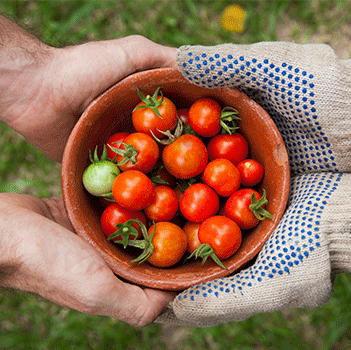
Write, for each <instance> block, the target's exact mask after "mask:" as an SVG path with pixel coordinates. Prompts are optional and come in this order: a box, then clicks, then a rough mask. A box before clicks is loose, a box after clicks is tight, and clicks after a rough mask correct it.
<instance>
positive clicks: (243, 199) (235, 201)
mask: <svg viewBox="0 0 351 350" xmlns="http://www.w3.org/2000/svg"><path fill="white" fill-rule="evenodd" d="M253 193H254V194H255V198H256V200H259V199H260V198H261V195H260V194H259V193H258V192H257V191H255V190H253V189H250V188H243V189H241V190H239V191H236V192H234V193H233V194H232V195H231V196H230V197H229V198H228V200H227V203H226V204H225V209H224V210H225V215H226V216H227V217H228V218H230V219H232V220H234V221H235V222H236V223H237V224H238V225H239V227H240V228H242V229H243V230H248V229H250V228H253V227H255V226H256V225H258V223H259V222H260V220H259V219H258V218H257V217H256V216H255V214H254V213H253V211H252V210H251V209H250V204H251V196H252V194H253Z"/></svg>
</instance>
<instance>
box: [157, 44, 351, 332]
mask: <svg viewBox="0 0 351 350" xmlns="http://www.w3.org/2000/svg"><path fill="white" fill-rule="evenodd" d="M177 62H178V67H179V70H180V71H181V72H182V74H183V75H184V76H185V77H186V78H187V79H189V80H190V81H191V82H192V83H194V84H197V85H199V86H204V87H229V88H230V87H237V88H239V89H240V90H241V91H243V92H245V93H246V94H247V95H248V96H249V97H251V98H252V99H253V100H255V101H256V102H257V103H258V104H260V105H261V106H262V107H263V108H264V109H265V110H266V111H267V112H268V114H269V115H270V116H271V118H272V119H273V121H274V122H275V124H276V125H277V127H278V128H279V131H280V133H281V135H282V137H283V140H284V142H285V146H286V148H287V152H288V156H289V164H290V171H291V187H290V195H289V200H288V206H287V209H286V212H285V214H284V216H283V218H282V219H281V221H280V223H279V225H278V227H277V229H276V230H275V231H274V233H273V234H272V235H271V237H270V238H269V239H268V241H267V242H266V243H265V245H264V246H263V248H262V250H261V251H260V253H259V254H258V256H257V258H256V261H255V262H254V263H253V265H251V267H249V268H247V269H246V270H242V271H240V272H239V273H237V274H235V275H232V276H229V277H225V278H221V279H217V280H213V281H209V282H205V283H202V284H200V285H196V286H193V287H191V288H189V289H187V290H185V291H183V292H182V293H180V294H179V295H178V296H177V297H176V298H175V299H174V301H173V302H172V303H171V304H170V305H169V309H168V310H167V312H166V313H164V314H163V315H162V316H160V317H159V318H158V319H157V322H159V323H169V324H178V325H188V326H200V327H208V326H215V325H218V324H221V323H225V322H229V321H241V320H244V319H247V318H249V317H250V316H252V315H254V314H258V313H263V312H273V311H276V310H283V309H290V308H302V307H318V306H321V305H323V304H324V303H326V302H327V301H328V299H329V297H330V295H331V292H332V287H333V280H334V278H335V275H336V274H338V273H342V272H350V271H351V174H350V170H351V161H350V151H351V135H350V131H351V70H350V69H351V61H350V60H340V59H338V58H337V56H336V55H335V53H334V51H333V50H332V49H331V48H330V47H329V46H327V45H323V44H305V45H302V44H294V43H288V42H263V43H257V44H252V45H235V44H224V45H218V46H212V47H204V46H183V47H180V48H179V49H178V52H177ZM262 137H264V135H262Z"/></svg>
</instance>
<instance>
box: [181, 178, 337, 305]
mask: <svg viewBox="0 0 351 350" xmlns="http://www.w3.org/2000/svg"><path fill="white" fill-rule="evenodd" d="M342 176H343V175H342V174H341V173H339V174H333V173H327V172H325V173H313V174H306V175H299V176H297V177H295V178H294V179H293V181H292V188H293V190H292V191H291V194H290V198H289V204H288V210H287V212H286V213H285V215H284V217H283V219H282V220H281V221H280V223H279V226H278V228H277V229H276V230H275V232H274V233H273V235H272V236H271V237H270V239H269V240H268V241H267V242H266V244H265V245H264V246H263V248H262V250H261V252H260V253H259V255H258V257H257V260H256V262H255V264H254V265H253V266H251V267H249V268H248V269H246V270H243V271H241V272H240V273H238V274H237V275H235V276H233V277H227V278H222V279H217V280H213V281H210V282H205V283H203V284H200V285H197V286H194V287H191V288H189V289H188V290H186V291H185V292H183V293H181V294H180V295H178V300H180V301H181V300H184V299H186V300H191V301H194V300H195V299H196V296H198V297H204V298H207V297H208V296H211V297H218V295H219V293H233V294H234V296H236V295H237V293H239V295H242V294H243V293H244V290H245V288H249V287H252V286H254V285H256V284H257V283H261V282H262V281H264V280H267V279H269V280H270V279H274V278H276V277H278V276H282V275H286V274H290V273H291V272H292V270H293V268H294V267H296V266H298V265H299V264H302V263H303V262H304V261H305V260H306V259H307V258H308V257H309V256H310V255H311V254H314V253H316V254H318V249H323V248H322V247H321V234H322V233H321V232H320V222H321V217H322V215H323V211H324V210H325V208H326V205H327V203H328V199H329V198H330V196H331V195H332V193H333V192H334V191H335V190H336V188H337V186H338V183H339V182H340V179H341V177H342Z"/></svg>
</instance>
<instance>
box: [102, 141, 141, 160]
mask: <svg viewBox="0 0 351 350" xmlns="http://www.w3.org/2000/svg"><path fill="white" fill-rule="evenodd" d="M115 143H120V144H122V145H123V146H124V149H120V148H116V147H113V146H111V145H108V147H110V148H111V150H112V151H114V152H115V153H117V154H118V155H120V156H122V157H123V159H122V160H121V161H120V162H119V163H117V166H121V165H123V164H125V163H127V162H131V163H133V164H135V163H136V157H137V155H138V153H139V152H138V150H137V149H136V148H135V147H134V146H133V145H127V144H126V143H124V142H122V141H116V142H115Z"/></svg>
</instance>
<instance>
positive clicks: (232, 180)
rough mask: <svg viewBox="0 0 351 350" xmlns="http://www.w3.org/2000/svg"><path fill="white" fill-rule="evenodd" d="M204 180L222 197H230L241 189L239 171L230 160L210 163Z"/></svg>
mask: <svg viewBox="0 0 351 350" xmlns="http://www.w3.org/2000/svg"><path fill="white" fill-rule="evenodd" d="M202 179H203V181H204V183H205V184H207V185H209V186H210V187H212V188H213V189H214V190H215V191H216V192H217V193H218V194H219V195H220V196H222V197H229V196H230V195H231V194H232V193H234V192H235V191H236V190H237V189H238V188H239V187H240V173H239V170H238V169H237V168H236V166H235V165H234V164H233V163H232V162H231V161H229V160H228V159H220V158H219V159H215V160H212V161H211V162H209V163H208V164H207V166H206V168H205V171H204V172H203V174H202Z"/></svg>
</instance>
